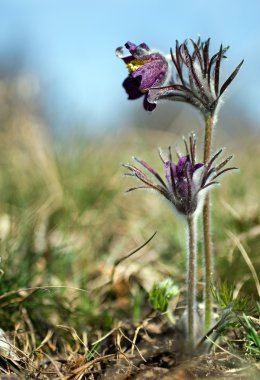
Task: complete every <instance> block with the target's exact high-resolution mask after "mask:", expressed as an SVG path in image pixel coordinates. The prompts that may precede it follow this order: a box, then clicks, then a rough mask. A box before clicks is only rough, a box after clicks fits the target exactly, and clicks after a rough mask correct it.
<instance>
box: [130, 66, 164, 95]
mask: <svg viewBox="0 0 260 380" xmlns="http://www.w3.org/2000/svg"><path fill="white" fill-rule="evenodd" d="M166 73H167V64H166V63H165V62H164V61H163V60H162V59H161V60H159V59H158V60H156V61H150V62H149V63H146V64H145V65H143V66H141V67H139V68H138V69H137V70H135V71H134V72H133V73H132V74H131V76H132V77H133V78H136V77H138V76H141V77H142V79H141V83H140V89H141V90H146V89H149V88H150V87H152V86H156V85H159V84H160V83H162V82H163V80H164V78H165V75H166Z"/></svg>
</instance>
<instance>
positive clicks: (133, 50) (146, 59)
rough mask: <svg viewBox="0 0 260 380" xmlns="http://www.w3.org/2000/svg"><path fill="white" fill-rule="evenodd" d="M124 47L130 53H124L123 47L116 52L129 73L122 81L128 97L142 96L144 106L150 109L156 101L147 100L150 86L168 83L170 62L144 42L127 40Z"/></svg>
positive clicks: (152, 108) (154, 105)
mask: <svg viewBox="0 0 260 380" xmlns="http://www.w3.org/2000/svg"><path fill="white" fill-rule="evenodd" d="M125 47H126V48H127V49H128V51H129V53H130V55H126V56H125V55H124V48H123V47H119V48H118V49H116V54H117V56H118V57H119V58H121V59H122V60H123V61H124V63H125V64H126V65H127V68H128V71H129V75H128V77H127V78H126V79H125V80H124V82H123V87H124V88H125V90H126V92H127V94H128V98H129V99H132V100H134V99H138V98H140V97H142V96H144V108H145V109H146V110H147V111H152V110H154V108H155V107H156V102H150V101H149V100H148V97H149V90H150V88H151V87H156V86H163V85H166V84H168V83H169V76H170V75H171V72H170V62H169V61H168V60H167V59H166V57H165V56H164V55H163V54H161V53H160V52H159V51H155V50H151V49H150V48H149V47H148V46H147V45H146V44H145V43H141V44H140V45H135V44H133V43H132V42H127V43H126V44H125Z"/></svg>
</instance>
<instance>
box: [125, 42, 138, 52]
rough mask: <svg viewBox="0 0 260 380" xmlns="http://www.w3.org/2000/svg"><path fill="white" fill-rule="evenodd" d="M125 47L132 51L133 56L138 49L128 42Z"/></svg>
mask: <svg viewBox="0 0 260 380" xmlns="http://www.w3.org/2000/svg"><path fill="white" fill-rule="evenodd" d="M125 47H126V48H127V49H128V50H129V51H130V53H131V54H134V53H135V51H136V48H137V45H135V44H133V43H132V42H130V41H128V42H127V43H126V44H125Z"/></svg>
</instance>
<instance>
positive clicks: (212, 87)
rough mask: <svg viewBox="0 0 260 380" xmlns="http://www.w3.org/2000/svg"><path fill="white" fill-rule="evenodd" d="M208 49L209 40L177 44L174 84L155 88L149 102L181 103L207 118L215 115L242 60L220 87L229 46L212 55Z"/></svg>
mask: <svg viewBox="0 0 260 380" xmlns="http://www.w3.org/2000/svg"><path fill="white" fill-rule="evenodd" d="M189 44H190V45H191V46H190V47H189ZM209 47H210V39H208V40H206V41H205V42H202V41H201V40H200V39H199V40H198V41H197V43H195V42H194V41H193V40H190V41H188V40H186V41H184V43H183V44H181V45H179V43H178V41H176V46H175V52H173V50H171V57H172V62H173V65H174V75H173V78H172V83H171V84H169V85H168V86H153V88H152V89H150V91H149V93H148V96H147V101H148V102H149V103H156V102H157V101H158V100H162V99H168V100H174V101H182V102H186V103H190V104H192V105H193V106H195V107H197V108H198V109H199V110H200V111H201V112H202V113H203V114H204V115H206V114H211V115H213V114H214V112H215V110H216V108H217V105H218V103H219V100H220V98H221V96H222V95H223V93H224V91H225V90H226V89H227V87H228V86H229V85H230V83H231V82H232V81H233V79H234V78H235V76H236V75H237V73H238V71H239V69H240V67H241V65H242V64H243V61H242V62H241V63H240V64H239V65H238V66H237V67H236V69H235V70H234V71H233V72H232V74H231V75H230V76H229V77H228V78H227V79H226V81H225V82H224V83H223V84H222V85H221V86H220V67H221V63H222V61H223V59H224V58H226V56H225V54H226V52H227V50H228V47H225V48H223V47H222V45H221V46H220V49H219V51H218V52H217V53H216V54H213V55H212V56H210V54H209ZM154 87H156V88H154Z"/></svg>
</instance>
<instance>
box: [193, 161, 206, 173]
mask: <svg viewBox="0 0 260 380" xmlns="http://www.w3.org/2000/svg"><path fill="white" fill-rule="evenodd" d="M202 166H204V164H203V163H202V162H199V163H198V164H195V165H194V166H193V173H194V172H195V171H196V170H198V169H200V168H202Z"/></svg>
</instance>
